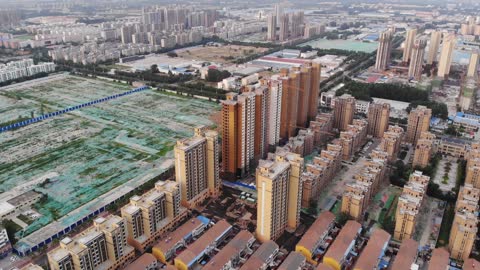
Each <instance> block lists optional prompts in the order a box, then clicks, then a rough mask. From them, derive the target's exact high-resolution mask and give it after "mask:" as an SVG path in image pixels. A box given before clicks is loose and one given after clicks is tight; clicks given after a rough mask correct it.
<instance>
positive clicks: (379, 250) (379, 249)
mask: <svg viewBox="0 0 480 270" xmlns="http://www.w3.org/2000/svg"><path fill="white" fill-rule="evenodd" d="M390 238H391V236H390V234H389V233H387V232H386V231H384V230H382V229H376V230H375V231H374V232H373V233H372V235H371V236H370V239H369V240H368V243H367V245H366V246H365V248H364V249H363V251H362V253H361V254H360V257H359V258H358V260H357V263H356V264H355V269H357V268H358V269H375V268H376V267H377V266H378V262H379V258H381V257H382V255H384V252H385V249H386V248H387V246H388V242H389V241H390Z"/></svg>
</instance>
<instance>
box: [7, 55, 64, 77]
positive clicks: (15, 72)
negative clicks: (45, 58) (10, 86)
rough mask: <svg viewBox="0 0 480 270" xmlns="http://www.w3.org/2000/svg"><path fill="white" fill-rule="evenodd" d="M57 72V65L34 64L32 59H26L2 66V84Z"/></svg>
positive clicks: (49, 63)
mask: <svg viewBox="0 0 480 270" xmlns="http://www.w3.org/2000/svg"><path fill="white" fill-rule="evenodd" d="M54 71H55V64H54V63H51V62H48V63H38V64H36V65H35V64H34V63H33V60H32V59H24V60H19V61H13V62H9V63H7V64H6V65H0V82H6V81H12V80H16V79H20V78H23V77H28V76H33V75H35V74H38V73H42V72H43V73H50V72H54Z"/></svg>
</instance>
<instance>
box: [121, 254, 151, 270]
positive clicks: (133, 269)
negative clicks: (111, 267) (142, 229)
mask: <svg viewBox="0 0 480 270" xmlns="http://www.w3.org/2000/svg"><path fill="white" fill-rule="evenodd" d="M156 262H157V259H155V257H154V256H153V255H152V254H150V253H145V254H143V255H142V256H140V257H139V258H138V259H136V260H135V261H133V262H132V263H131V264H129V265H128V266H127V267H125V270H137V269H147V267H148V266H149V265H152V264H154V263H156Z"/></svg>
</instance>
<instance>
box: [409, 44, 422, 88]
mask: <svg viewBox="0 0 480 270" xmlns="http://www.w3.org/2000/svg"><path fill="white" fill-rule="evenodd" d="M426 46H427V42H426V41H425V40H423V39H417V40H415V42H414V44H413V47H412V55H411V58H410V66H409V67H408V78H409V79H414V80H416V81H420V79H421V78H422V71H423V55H424V54H425V47H426Z"/></svg>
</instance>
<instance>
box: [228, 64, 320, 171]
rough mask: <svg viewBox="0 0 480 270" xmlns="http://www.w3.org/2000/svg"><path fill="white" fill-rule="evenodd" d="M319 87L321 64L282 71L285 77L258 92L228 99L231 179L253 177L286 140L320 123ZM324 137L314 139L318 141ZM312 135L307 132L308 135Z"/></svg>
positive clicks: (275, 78)
mask: <svg viewBox="0 0 480 270" xmlns="http://www.w3.org/2000/svg"><path fill="white" fill-rule="evenodd" d="M319 83H320V64H319V63H315V62H314V63H306V64H304V65H303V66H301V67H295V68H292V69H290V70H288V69H282V71H281V73H280V74H279V75H275V76H272V77H271V78H269V79H265V80H262V83H261V84H262V85H261V86H260V87H258V88H257V89H251V88H250V89H245V90H244V91H243V92H242V93H240V94H235V93H229V94H227V100H225V101H222V130H223V144H222V159H223V173H224V176H225V178H227V179H235V177H237V176H244V175H245V174H247V173H248V172H251V171H252V169H253V168H254V166H255V165H256V164H257V161H258V160H260V159H262V158H266V155H267V152H268V150H269V149H274V148H275V147H276V146H277V145H278V143H279V142H280V140H281V139H284V140H288V139H289V138H292V137H294V136H296V135H297V130H298V129H299V128H306V127H307V126H308V123H309V121H310V120H315V119H316V117H317V113H318V91H319ZM322 121H323V120H322ZM327 121H328V119H327ZM315 132H317V133H315ZM318 132H321V131H320V130H318V131H313V134H317V137H318V136H319V135H318ZM310 134H311V133H309V132H308V131H307V134H305V135H306V137H309V135H310ZM307 148H308V147H307Z"/></svg>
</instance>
